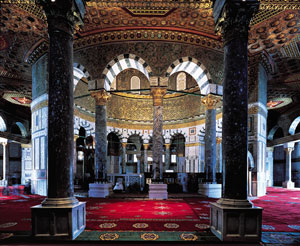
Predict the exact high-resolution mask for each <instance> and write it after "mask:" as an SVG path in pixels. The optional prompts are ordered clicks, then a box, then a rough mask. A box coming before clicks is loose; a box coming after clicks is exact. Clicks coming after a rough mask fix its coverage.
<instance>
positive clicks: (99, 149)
mask: <svg viewBox="0 0 300 246" xmlns="http://www.w3.org/2000/svg"><path fill="white" fill-rule="evenodd" d="M95 128H96V129H95V146H96V147H95V177H96V180H98V179H103V180H105V178H106V162H107V136H106V106H105V105H96V126H95Z"/></svg>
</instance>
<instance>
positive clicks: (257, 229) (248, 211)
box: [210, 199, 262, 242]
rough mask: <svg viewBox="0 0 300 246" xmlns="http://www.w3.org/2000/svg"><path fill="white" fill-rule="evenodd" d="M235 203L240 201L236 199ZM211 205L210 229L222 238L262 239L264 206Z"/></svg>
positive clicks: (237, 240)
mask: <svg viewBox="0 0 300 246" xmlns="http://www.w3.org/2000/svg"><path fill="white" fill-rule="evenodd" d="M228 200H229V199H228ZM242 203H243V202H242ZM233 204H239V203H238V202H235V201H234V202H233ZM210 205H211V208H210V229H211V231H212V233H213V234H215V235H216V236H217V237H218V238H219V239H220V240H222V241H235V242H246V241H247V242H259V241H261V227H262V208H259V207H254V206H251V207H247V204H246V203H245V204H244V205H245V206H228V205H223V204H219V203H211V204H210Z"/></svg>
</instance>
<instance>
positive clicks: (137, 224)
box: [132, 223, 149, 229]
mask: <svg viewBox="0 0 300 246" xmlns="http://www.w3.org/2000/svg"><path fill="white" fill-rule="evenodd" d="M132 226H133V227H134V228H138V229H144V228H147V227H149V225H148V224H147V223H135V224H133V225H132Z"/></svg>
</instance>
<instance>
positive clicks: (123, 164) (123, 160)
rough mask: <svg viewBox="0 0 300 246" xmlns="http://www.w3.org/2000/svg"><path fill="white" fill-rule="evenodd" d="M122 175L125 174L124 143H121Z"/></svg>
mask: <svg viewBox="0 0 300 246" xmlns="http://www.w3.org/2000/svg"><path fill="white" fill-rule="evenodd" d="M122 173H126V143H122Z"/></svg>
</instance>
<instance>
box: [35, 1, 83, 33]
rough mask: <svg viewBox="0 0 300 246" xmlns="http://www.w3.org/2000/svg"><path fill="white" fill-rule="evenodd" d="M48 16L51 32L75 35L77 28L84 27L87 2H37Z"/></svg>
mask: <svg viewBox="0 0 300 246" xmlns="http://www.w3.org/2000/svg"><path fill="white" fill-rule="evenodd" d="M36 3H37V4H39V5H41V6H42V7H43V10H44V11H45V14H46V16H47V22H48V29H49V32H51V31H55V30H60V31H63V32H66V33H69V34H70V35H73V32H74V28H75V29H78V28H77V27H76V26H78V25H83V19H84V14H85V0H76V1H75V0H56V1H49V0H37V1H36Z"/></svg>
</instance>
